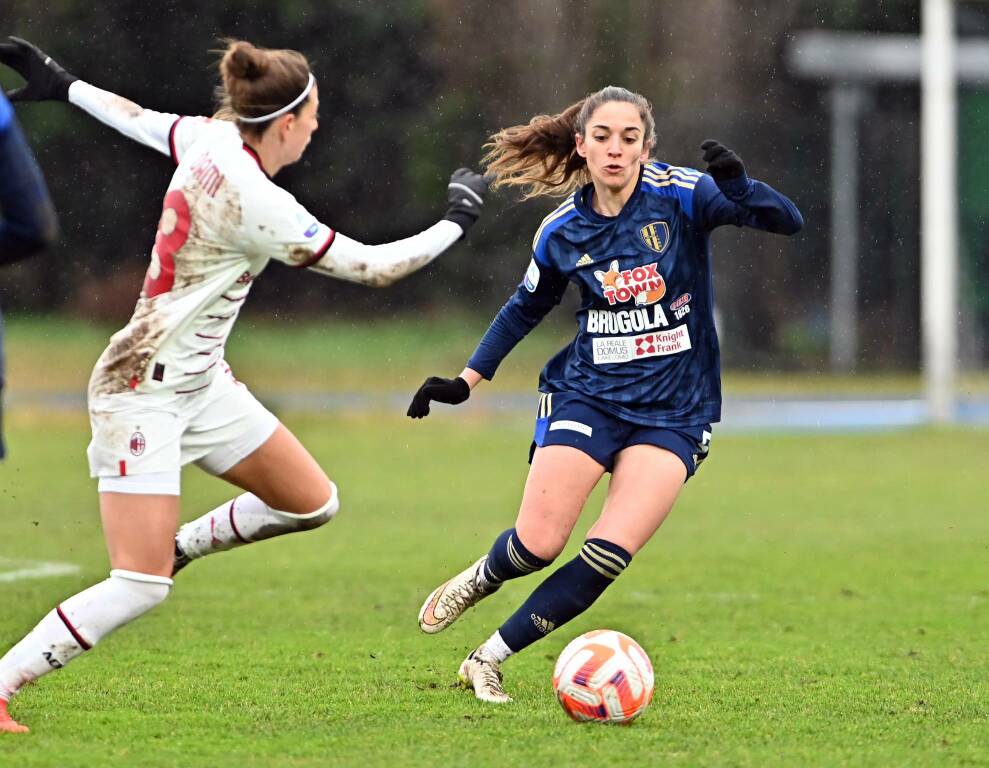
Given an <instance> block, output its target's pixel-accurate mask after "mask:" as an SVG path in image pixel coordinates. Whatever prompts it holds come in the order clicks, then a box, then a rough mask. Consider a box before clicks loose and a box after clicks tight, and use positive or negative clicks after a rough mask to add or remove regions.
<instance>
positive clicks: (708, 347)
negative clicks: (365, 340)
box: [467, 162, 803, 427]
mask: <svg viewBox="0 0 989 768" xmlns="http://www.w3.org/2000/svg"><path fill="white" fill-rule="evenodd" d="M722 186H723V188H722V189H719V188H718V185H717V184H715V182H714V179H712V178H711V177H710V176H708V175H707V174H704V173H701V172H699V171H695V170H692V169H689V168H678V167H676V166H671V165H667V164H666V163H660V162H650V163H648V164H646V165H644V166H643V169H642V171H641V173H640V176H639V183H638V185H637V186H636V188H635V191H634V192H633V193H632V196H631V197H630V198H629V200H628V202H627V203H626V204H625V206H624V207H623V208H622V210H621V212H620V213H619V214H618V215H617V216H602V215H601V214H599V213H596V212H595V211H594V210H593V209H592V208H591V196H592V195H593V189H594V188H593V185H591V184H588V185H586V186H585V187H584V188H583V189H581V190H579V191H577V192H575V193H574V194H573V195H571V196H570V197H569V198H567V199H566V200H565V201H564V202H563V204H562V205H560V206H559V207H558V208H557V209H556V210H555V211H553V212H552V213H551V214H550V215H549V216H547V217H546V218H545V219H544V220H543V223H542V226H540V227H539V230H538V231H537V232H536V236H535V239H534V240H533V255H532V261H531V262H530V264H529V268H528V270H527V271H526V274H525V277H524V278H523V280H522V283H521V284H520V285H519V287H518V290H517V291H516V292H515V294H514V295H513V296H512V297H511V298H510V299H509V300H508V302H507V303H506V304H505V306H504V307H502V309H501V311H500V312H499V313H498V316H497V317H496V318H495V319H494V322H493V323H492V324H491V327H490V328H489V329H488V331H487V333H486V334H485V335H484V337H483V338H482V339H481V342H480V344H479V345H478V347H477V349H476V350H475V351H474V354H473V355H472V356H471V358H470V360H469V361H468V363H467V365H468V367H470V368H472V369H474V370H475V371H477V372H478V373H480V374H481V375H482V376H484V377H485V378H487V379H490V378H492V377H493V376H494V373H495V370H496V369H497V367H498V365H499V363H500V362H501V361H502V359H504V357H505V356H506V355H507V354H508V353H509V352H510V351H511V349H512V348H513V347H514V346H515V345H516V344H517V343H518V342H519V341H520V340H521V339H522V338H523V337H524V336H525V335H526V334H527V333H528V332H529V331H530V330H532V328H534V327H535V326H536V325H537V324H538V323H539V322H540V320H542V319H543V317H545V316H546V314H547V313H548V312H549V311H550V310H551V309H552V308H553V307H554V306H556V305H557V304H559V303H560V299H561V298H562V297H563V292H564V291H565V290H566V287H567V284H568V283H570V282H573V283H575V284H576V285H577V287H578V288H579V290H580V299H581V301H580V308H579V309H578V310H577V316H576V320H577V335H576V337H575V338H574V339H573V341H571V342H570V344H568V345H567V346H566V347H565V348H564V349H562V350H561V351H560V352H559V353H558V354H557V355H555V356H554V357H553V358H552V359H551V360H550V361H549V362H548V363H547V364H546V367H545V368H543V371H542V374H541V375H540V378H539V389H540V391H542V392H550V393H553V392H577V393H580V394H581V395H583V396H585V397H588V398H591V399H593V400H595V401H597V402H598V403H600V404H601V406H602V407H603V408H604V409H605V410H607V411H609V412H610V413H612V414H614V415H615V416H616V417H618V418H620V419H624V420H627V421H630V422H632V423H635V424H643V425H647V426H657V427H685V426H694V425H698V424H706V423H713V422H716V421H718V420H720V418H721V372H720V355H719V352H718V338H717V334H716V332H715V327H714V314H713V310H714V289H713V284H712V279H711V254H710V232H711V230H713V229H714V228H715V227H718V226H721V225H722V224H734V225H736V226H748V227H754V228H756V229H763V230H766V231H768V232H778V233H781V234H793V233H794V232H797V231H798V230H799V229H800V228H801V226H802V225H803V219H802V218H801V216H800V212H799V211H798V210H797V208H796V206H795V205H794V204H793V203H792V202H791V201H790V200H788V199H787V198H786V197H784V196H783V195H781V194H780V193H778V192H776V191H775V190H774V189H772V188H771V187H769V186H768V185H767V184H763V183H762V182H759V181H755V180H753V179H749V178H747V177H745V176H742V177H740V178H737V179H733V180H731V181H730V182H727V183H723V185H722Z"/></svg>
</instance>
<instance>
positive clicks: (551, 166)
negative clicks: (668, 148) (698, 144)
mask: <svg viewBox="0 0 989 768" xmlns="http://www.w3.org/2000/svg"><path fill="white" fill-rule="evenodd" d="M611 101H625V102H628V103H629V104H633V105H634V106H636V107H638V109H639V117H641V118H642V124H643V126H645V138H644V146H647V147H651V146H652V144H653V143H654V142H655V138H656V122H655V120H654V119H653V116H652V105H651V104H650V103H649V102H648V101H647V100H646V99H645V97H643V96H640V95H639V94H637V93H633V92H632V91H629V90H627V89H625V88H619V87H618V86H614V85H609V86H608V87H606V88H602V89H601V90H600V91H598V92H597V93H592V94H590V95H588V96H587V97H585V98H584V99H582V100H580V101H578V102H577V103H576V104H571V105H570V106H569V107H567V108H566V109H565V110H563V111H562V112H560V113H559V114H558V115H537V116H536V117H534V118H532V120H530V121H529V124H528V125H513V126H512V127H511V128H503V129H502V130H500V131H498V133H495V134H493V135H492V136H491V137H490V139H489V141H488V143H487V144H485V145H484V147H485V149H487V150H488V151H487V153H486V154H485V155H484V159H483V163H484V165H485V168H486V172H487V173H491V174H494V175H495V177H496V178H495V181H494V182H493V183H492V185H491V186H492V188H498V187H504V186H513V187H523V188H525V189H524V192H523V195H522V199H523V200H528V199H529V198H532V197H541V196H543V195H547V196H552V197H557V196H558V197H565V196H566V195H568V194H570V193H571V192H572V191H573V190H574V189H576V188H577V187H579V186H581V185H582V184H586V183H587V182H588V181H589V180H590V178H589V175H588V173H587V161H586V160H585V159H584V158H582V157H581V156H580V155H578V154H577V142H576V141H575V140H574V135H575V134H577V133H579V134H581V136H583V135H584V129H585V128H586V127H587V122H588V120H590V119H591V115H593V114H594V110H596V109H597V108H598V107H600V106H601V105H602V104H607V103H608V102H611Z"/></svg>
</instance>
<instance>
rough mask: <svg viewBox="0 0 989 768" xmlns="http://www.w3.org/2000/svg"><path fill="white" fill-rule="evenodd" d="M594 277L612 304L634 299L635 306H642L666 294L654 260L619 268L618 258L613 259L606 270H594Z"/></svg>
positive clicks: (654, 301)
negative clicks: (631, 266)
mask: <svg viewBox="0 0 989 768" xmlns="http://www.w3.org/2000/svg"><path fill="white" fill-rule="evenodd" d="M660 223H663V222H660ZM594 277H596V278H597V279H598V282H600V283H601V293H602V295H603V296H604V297H605V298H606V299H607V300H608V303H609V304H612V305H614V304H624V303H625V302H626V301H633V300H634V301H635V306H637V307H644V306H648V305H649V304H655V303H656V302H657V301H659V300H660V299H661V298H663V297H664V296H665V295H666V281H665V280H664V279H663V276H662V275H661V274H659V270H658V269H657V267H656V262H655V261H654V262H652V263H651V264H644V265H643V266H641V267H634V268H632V269H619V268H618V259H615V260H614V261H612V262H611V266H610V267H608V271H607V272H603V271H601V270H600V269H596V270H594Z"/></svg>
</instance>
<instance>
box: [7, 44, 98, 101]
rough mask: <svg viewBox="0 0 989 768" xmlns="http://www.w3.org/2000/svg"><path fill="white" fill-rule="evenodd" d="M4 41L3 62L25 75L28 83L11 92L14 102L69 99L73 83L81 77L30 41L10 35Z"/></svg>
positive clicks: (10, 95) (9, 94) (11, 98)
mask: <svg viewBox="0 0 989 768" xmlns="http://www.w3.org/2000/svg"><path fill="white" fill-rule="evenodd" d="M7 39H8V40H9V41H10V42H9V43H0V62H3V63H4V64H6V65H7V66H8V67H10V68H11V69H12V70H14V71H15V72H17V74H19V75H20V76H21V77H23V78H24V79H25V80H26V81H27V83H26V84H25V85H24V86H23V87H21V88H18V89H17V90H15V91H11V92H10V93H8V94H7V96H9V97H10V100H11V101H49V100H52V99H57V100H58V101H68V100H69V86H70V85H72V83H74V82H75V81H76V80H78V79H79V78H78V77H73V76H72V75H70V74H69V73H68V72H66V71H65V70H64V69H62V68H61V67H60V66H59V65H58V64H57V63H56V62H55V61H53V60H52V57H51V56H49V55H48V54H47V53H45V52H44V51H42V50H41V49H40V48H38V47H37V46H35V45H32V44H31V43H29V42H28V41H27V40H22V39H21V38H19V37H9V38H7Z"/></svg>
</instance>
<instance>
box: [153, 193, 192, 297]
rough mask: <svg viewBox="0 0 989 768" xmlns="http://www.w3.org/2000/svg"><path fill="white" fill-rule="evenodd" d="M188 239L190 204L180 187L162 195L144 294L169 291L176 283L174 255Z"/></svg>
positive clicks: (157, 293)
mask: <svg viewBox="0 0 989 768" xmlns="http://www.w3.org/2000/svg"><path fill="white" fill-rule="evenodd" d="M188 238H189V203H188V202H187V201H186V199H185V195H183V194H182V190H181V189H173V190H172V191H171V192H169V193H168V194H167V195H165V202H164V204H163V205H162V209H161V218H160V219H159V220H158V233H157V234H156V235H155V247H154V248H153V249H152V251H151V266H150V267H148V273H147V275H145V277H144V292H143V293H144V297H145V298H146V299H151V298H154V297H155V296H158V295H159V294H162V293H168V292H169V291H170V290H172V285H174V283H175V254H176V253H178V251H179V249H180V248H181V247H182V246H183V245H185V241H186V240H187V239H188Z"/></svg>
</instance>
